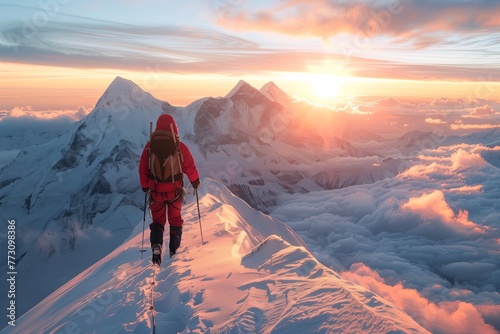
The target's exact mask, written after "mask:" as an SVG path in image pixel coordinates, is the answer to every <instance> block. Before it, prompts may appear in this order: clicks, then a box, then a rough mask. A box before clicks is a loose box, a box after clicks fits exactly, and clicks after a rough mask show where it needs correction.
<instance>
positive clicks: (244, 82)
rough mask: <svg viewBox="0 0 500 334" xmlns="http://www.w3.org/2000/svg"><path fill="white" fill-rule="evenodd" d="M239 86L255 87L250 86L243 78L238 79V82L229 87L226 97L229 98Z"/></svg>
mask: <svg viewBox="0 0 500 334" xmlns="http://www.w3.org/2000/svg"><path fill="white" fill-rule="evenodd" d="M241 88H252V89H255V88H254V87H252V85H250V84H249V83H248V82H246V81H245V80H240V81H238V83H237V84H236V86H234V88H233V89H231V91H230V92H229V93H228V94H227V95H226V98H231V97H232V96H233V95H234V94H236V93H237V92H238V91H239V90H240V89H241Z"/></svg>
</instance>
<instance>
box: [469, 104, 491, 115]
mask: <svg viewBox="0 0 500 334" xmlns="http://www.w3.org/2000/svg"><path fill="white" fill-rule="evenodd" d="M494 113H495V111H494V110H493V109H492V108H490V106H489V105H487V104H485V105H484V106H481V107H476V108H475V109H474V111H473V112H471V115H475V116H481V115H492V114H494Z"/></svg>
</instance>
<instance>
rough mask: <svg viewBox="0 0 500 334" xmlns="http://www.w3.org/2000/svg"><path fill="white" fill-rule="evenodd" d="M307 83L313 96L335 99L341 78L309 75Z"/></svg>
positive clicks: (328, 75) (326, 75)
mask: <svg viewBox="0 0 500 334" xmlns="http://www.w3.org/2000/svg"><path fill="white" fill-rule="evenodd" d="M308 81H309V84H310V85H311V87H312V89H313V91H314V94H315V95H316V96H317V97H319V98H322V99H331V98H334V97H336V96H337V95H338V93H339V88H340V86H341V78H340V77H338V76H335V75H330V74H311V75H310V76H309V79H308Z"/></svg>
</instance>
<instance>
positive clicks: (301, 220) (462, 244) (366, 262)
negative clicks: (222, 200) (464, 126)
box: [272, 139, 500, 333]
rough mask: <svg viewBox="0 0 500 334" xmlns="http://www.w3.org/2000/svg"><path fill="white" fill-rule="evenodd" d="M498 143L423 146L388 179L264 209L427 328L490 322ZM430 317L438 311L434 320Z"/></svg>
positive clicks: (496, 276)
mask: <svg viewBox="0 0 500 334" xmlns="http://www.w3.org/2000/svg"><path fill="white" fill-rule="evenodd" d="M499 158H500V146H494V147H486V146H483V145H481V144H465V143H463V139H462V142H461V144H457V145H450V146H441V147H439V148H437V149H423V150H422V151H421V153H420V155H419V156H418V160H417V161H416V163H415V164H414V165H413V166H411V167H410V168H409V169H407V170H406V171H404V172H402V173H401V174H399V175H398V176H397V177H395V178H388V179H384V180H382V181H378V182H376V183H374V184H371V185H362V186H354V187H348V188H344V189H339V190H335V191H322V192H317V193H310V194H307V195H301V196H294V195H283V196H282V197H281V201H280V205H279V207H277V208H276V209H275V210H274V211H273V212H272V215H274V216H276V217H277V218H279V219H282V220H284V221H286V222H287V223H289V225H290V226H291V227H292V228H294V229H295V230H296V231H298V232H299V234H300V235H301V236H302V237H303V238H304V239H305V240H306V242H307V243H308V245H310V247H311V248H312V251H313V252H314V253H315V255H316V256H317V257H318V259H320V260H321V261H322V262H324V263H326V264H328V265H329V266H331V267H332V268H334V269H336V270H337V271H340V272H341V275H342V277H343V278H345V279H349V280H353V281H355V282H357V283H358V284H361V285H363V286H366V287H368V288H370V289H372V290H373V291H375V292H377V293H378V294H380V295H381V296H383V297H384V298H386V299H388V300H390V301H392V302H393V303H395V304H396V305H397V306H398V307H401V308H402V309H403V310H405V311H406V312H407V313H409V314H410V315H411V316H412V317H413V318H414V319H415V320H416V321H417V322H419V323H420V324H422V325H424V326H425V327H426V328H427V329H429V330H430V331H431V332H433V333H447V332H449V331H452V332H454V333H470V332H481V333H483V332H484V333H495V332H496V331H498V330H500V324H499V323H498V321H497V320H494V319H498V317H500V306H499V305H500V294H499V293H498V291H499V290H500V265H499V263H498V254H499V253H498V249H499V245H500V230H499V228H500V220H499V215H498V212H499V210H500V206H499V203H498V201H497V200H496V199H497V198H499V196H500V188H499V187H498V182H497V181H496V180H498V178H499V177H500V169H498V167H496V166H495V165H493V164H491V163H489V162H488V161H492V162H494V161H497V160H498V159H499ZM436 319H439V321H437V320H436Z"/></svg>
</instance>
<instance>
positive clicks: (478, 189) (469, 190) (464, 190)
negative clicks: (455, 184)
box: [448, 184, 483, 194]
mask: <svg viewBox="0 0 500 334" xmlns="http://www.w3.org/2000/svg"><path fill="white" fill-rule="evenodd" d="M448 191H449V192H452V193H461V194H473V193H476V194H477V193H482V192H483V186H482V185H480V184H479V185H477V186H463V187H459V188H451V189H448Z"/></svg>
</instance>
